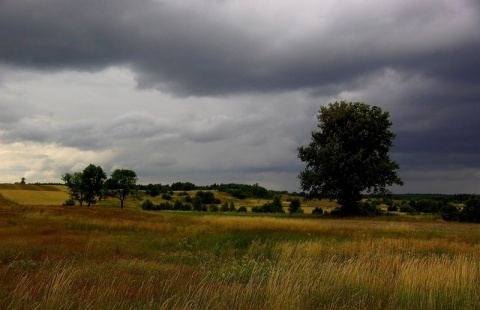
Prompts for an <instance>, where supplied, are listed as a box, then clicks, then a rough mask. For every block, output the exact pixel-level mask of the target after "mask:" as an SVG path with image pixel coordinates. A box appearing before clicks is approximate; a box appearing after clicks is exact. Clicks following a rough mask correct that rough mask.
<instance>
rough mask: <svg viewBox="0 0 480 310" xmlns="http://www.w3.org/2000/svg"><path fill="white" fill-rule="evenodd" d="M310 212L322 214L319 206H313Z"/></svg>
mask: <svg viewBox="0 0 480 310" xmlns="http://www.w3.org/2000/svg"><path fill="white" fill-rule="evenodd" d="M312 214H323V209H322V208H320V207H315V208H314V209H313V210H312Z"/></svg>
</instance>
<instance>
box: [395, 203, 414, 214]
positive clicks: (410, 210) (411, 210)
mask: <svg viewBox="0 0 480 310" xmlns="http://www.w3.org/2000/svg"><path fill="white" fill-rule="evenodd" d="M399 211H400V212H404V213H408V214H410V215H415V214H418V211H417V209H415V208H414V207H412V206H411V205H409V204H408V205H401V206H400V208H399Z"/></svg>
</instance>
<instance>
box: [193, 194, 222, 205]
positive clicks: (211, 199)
mask: <svg viewBox="0 0 480 310" xmlns="http://www.w3.org/2000/svg"><path fill="white" fill-rule="evenodd" d="M195 197H199V198H200V201H201V202H202V203H204V204H219V203H220V199H217V198H215V195H214V194H213V193H212V192H210V191H206V192H204V191H198V192H197V193H196V194H195Z"/></svg>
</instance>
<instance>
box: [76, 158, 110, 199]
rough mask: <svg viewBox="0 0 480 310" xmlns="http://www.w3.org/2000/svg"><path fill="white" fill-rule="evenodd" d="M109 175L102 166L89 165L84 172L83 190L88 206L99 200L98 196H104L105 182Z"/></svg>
mask: <svg viewBox="0 0 480 310" xmlns="http://www.w3.org/2000/svg"><path fill="white" fill-rule="evenodd" d="M106 178H107V175H106V174H105V172H104V171H103V169H102V167H100V166H95V165H93V164H90V165H88V166H87V167H86V168H85V169H84V170H83V172H82V183H81V185H82V191H83V194H84V201H85V202H86V203H87V205H88V206H90V205H92V204H95V203H96V202H97V200H96V198H97V197H101V196H102V190H103V184H104V181H105V179H106Z"/></svg>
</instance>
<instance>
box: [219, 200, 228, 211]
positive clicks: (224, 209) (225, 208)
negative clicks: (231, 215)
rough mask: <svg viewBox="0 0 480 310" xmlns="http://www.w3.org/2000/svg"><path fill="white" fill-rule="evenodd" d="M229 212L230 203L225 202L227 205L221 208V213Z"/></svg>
mask: <svg viewBox="0 0 480 310" xmlns="http://www.w3.org/2000/svg"><path fill="white" fill-rule="evenodd" d="M228 210H229V204H228V202H226V201H225V203H224V204H223V205H222V206H221V207H220V211H221V212H228Z"/></svg>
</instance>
